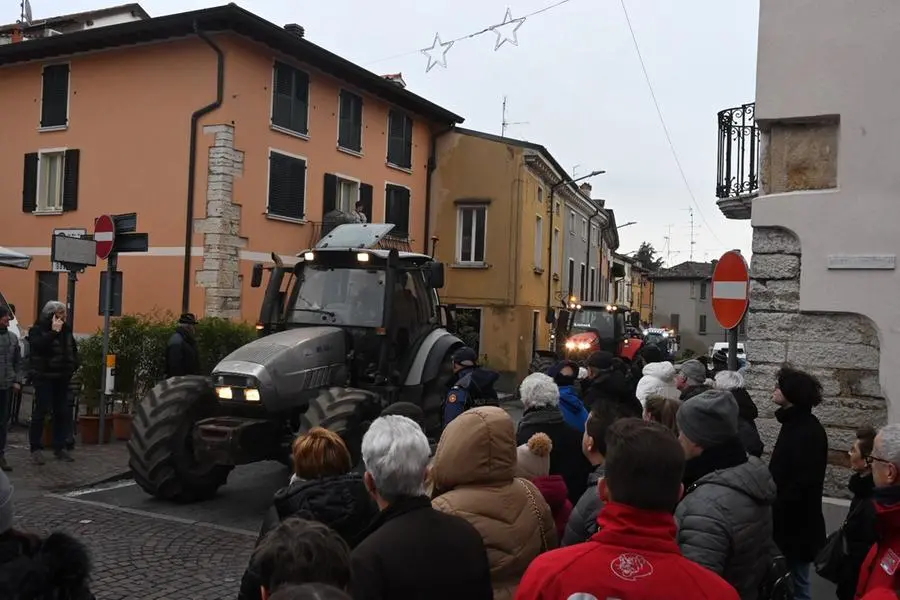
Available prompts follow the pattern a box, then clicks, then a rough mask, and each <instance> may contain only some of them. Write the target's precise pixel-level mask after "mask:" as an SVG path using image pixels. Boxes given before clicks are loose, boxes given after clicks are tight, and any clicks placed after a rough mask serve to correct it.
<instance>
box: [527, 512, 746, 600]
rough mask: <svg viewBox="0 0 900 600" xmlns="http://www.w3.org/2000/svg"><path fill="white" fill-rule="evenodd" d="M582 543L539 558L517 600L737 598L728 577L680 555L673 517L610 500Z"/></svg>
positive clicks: (696, 599) (720, 599)
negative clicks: (593, 528) (585, 540)
mask: <svg viewBox="0 0 900 600" xmlns="http://www.w3.org/2000/svg"><path fill="white" fill-rule="evenodd" d="M597 522H598V523H599V525H600V530H599V531H598V532H597V533H595V534H594V536H593V537H592V538H591V539H590V540H589V541H587V542H585V543H583V544H575V545H574V546H568V547H566V548H560V549H559V550H553V551H551V552H547V553H545V554H542V555H540V556H538V557H537V558H536V559H535V560H534V561H533V562H532V563H531V566H529V567H528V570H527V571H525V576H524V577H523V578H522V582H521V583H520V584H519V590H518V593H516V600H567V599H568V598H575V597H582V596H580V595H579V594H584V597H586V598H589V597H590V596H594V597H596V598H600V599H601V600H602V599H604V598H620V599H622V600H659V599H660V598H666V600H704V599H709V600H738V594H737V592H736V591H735V590H734V588H733V587H731V586H730V585H728V584H727V583H726V582H725V580H724V579H722V578H721V577H719V576H718V575H716V574H715V573H713V572H712V571H709V570H707V569H705V568H703V567H701V566H700V565H698V564H696V563H693V562H691V561H689V560H688V559H686V558H684V557H683V556H682V555H681V551H680V550H679V549H678V544H677V543H676V542H675V520H674V519H673V518H672V515H670V514H666V513H659V512H650V511H645V510H639V509H636V508H632V507H630V506H625V505H624V504H616V503H614V502H610V503H608V504H607V505H606V506H605V507H604V508H603V510H602V511H601V512H600V516H599V517H598V518H597Z"/></svg>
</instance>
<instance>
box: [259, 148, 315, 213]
mask: <svg viewBox="0 0 900 600" xmlns="http://www.w3.org/2000/svg"><path fill="white" fill-rule="evenodd" d="M266 211H267V213H268V214H269V215H271V216H275V217H282V218H286V219H297V220H298V221H299V220H302V219H303V218H304V217H305V216H306V159H304V158H301V157H299V156H290V155H288V154H283V153H281V152H276V151H274V150H270V151H269V198H268V204H267V207H266Z"/></svg>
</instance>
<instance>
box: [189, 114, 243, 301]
mask: <svg viewBox="0 0 900 600" xmlns="http://www.w3.org/2000/svg"><path fill="white" fill-rule="evenodd" d="M203 133H205V134H214V135H215V138H214V141H213V143H212V145H211V146H210V148H209V170H208V175H207V184H206V218H203V219H195V220H194V232H195V233H202V234H203V265H202V266H201V268H200V269H198V270H197V273H196V277H195V282H196V284H197V285H198V286H200V287H203V288H206V303H205V307H204V308H205V315H206V316H208V317H223V318H228V319H240V317H241V274H240V272H241V270H240V267H241V249H242V248H244V247H245V246H246V244H247V239H246V238H243V237H241V236H240V231H241V206H240V205H239V204H236V203H235V201H234V178H235V177H239V176H241V175H242V174H243V171H244V153H243V152H241V151H240V150H235V148H234V127H233V126H231V125H209V126H206V127H204V128H203Z"/></svg>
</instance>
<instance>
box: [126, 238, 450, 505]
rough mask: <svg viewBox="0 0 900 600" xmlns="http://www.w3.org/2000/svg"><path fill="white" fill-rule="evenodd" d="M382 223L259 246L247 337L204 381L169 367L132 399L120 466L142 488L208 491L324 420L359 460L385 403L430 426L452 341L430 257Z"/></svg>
mask: <svg viewBox="0 0 900 600" xmlns="http://www.w3.org/2000/svg"><path fill="white" fill-rule="evenodd" d="M393 227H394V226H393V225H390V224H345V225H340V226H338V227H336V228H335V229H333V230H332V231H331V232H330V233H328V235H326V236H324V237H323V238H322V240H321V241H320V242H319V243H318V244H317V245H316V247H315V248H312V249H309V250H306V251H304V252H301V253H300V254H299V255H298V258H299V260H298V261H297V263H296V264H295V265H293V266H287V265H285V264H283V262H282V261H281V260H280V259H279V258H278V256H277V255H275V254H273V255H272V259H273V263H274V265H273V266H269V267H264V266H263V265H262V264H256V265H254V268H253V276H252V280H251V286H252V287H260V286H261V285H262V280H263V275H264V272H265V271H268V272H269V278H268V284H267V287H266V291H265V296H264V299H263V304H262V308H261V310H260V319H259V322H258V324H257V329H258V330H259V331H260V338H259V339H257V340H255V341H253V342H251V343H249V344H247V345H245V346H243V347H241V348H239V349H237V350H235V351H234V352H232V353H231V354H229V355H228V356H226V357H225V358H224V359H223V360H222V361H221V362H220V363H219V364H218V365H217V366H216V367H215V369H214V370H213V372H212V374H211V376H210V377H201V376H188V377H173V378H171V379H168V380H166V381H163V382H161V383H159V384H158V385H157V386H156V387H155V388H153V390H151V391H150V392H149V393H148V394H147V396H146V397H145V398H144V399H143V400H142V402H141V403H140V404H139V405H138V407H137V414H136V415H135V418H134V422H133V431H132V438H131V440H130V441H129V443H128V451H129V465H130V467H131V470H132V472H133V475H134V479H135V481H136V482H137V483H138V485H140V486H141V488H143V490H144V491H145V492H147V493H148V494H150V495H152V496H155V497H157V498H161V499H165V500H172V501H178V502H192V501H197V500H202V499H205V498H209V497H211V496H212V495H214V494H215V493H216V491H217V490H218V488H219V487H221V486H222V485H223V484H225V482H226V479H227V478H228V474H229V472H230V471H231V470H232V469H233V468H234V467H235V466H236V465H242V464H248V463H253V462H257V461H264V460H278V461H281V462H284V463H285V464H289V462H290V445H291V442H292V441H293V439H294V438H295V437H296V436H297V435H298V434H300V433H303V432H304V431H308V430H309V429H310V428H312V427H317V426H318V427H326V428H328V429H330V430H332V431H335V432H337V433H339V434H340V435H341V436H342V437H343V438H344V440H345V441H346V442H347V445H348V448H349V449H350V452H351V455H352V456H353V458H354V460H358V459H359V458H360V445H361V443H362V436H363V434H364V433H365V431H366V429H367V428H368V425H369V423H371V422H372V420H374V419H375V418H377V417H378V415H379V414H380V413H381V411H382V409H383V408H384V407H385V406H387V405H389V404H392V403H394V402H399V401H407V402H413V403H415V404H417V405H419V406H421V407H422V409H423V410H424V412H425V416H426V423H427V427H428V431H429V433H430V434H437V433H438V432H439V431H440V426H441V403H442V401H443V395H444V391H445V390H444V387H443V386H444V383H445V381H446V380H447V379H448V378H449V376H450V374H451V365H450V356H451V354H452V353H453V351H454V350H456V349H457V348H459V347H460V346H462V345H463V342H462V341H461V340H460V339H459V338H457V337H456V336H454V335H452V334H451V333H449V332H448V330H447V328H446V327H447V325H448V324H449V323H448V321H449V320H450V313H449V311H447V310H446V308H445V307H443V306H441V305H440V302H439V299H438V294H437V290H438V289H440V288H441V287H443V285H444V267H443V264H441V263H439V262H436V261H434V260H433V259H432V258H431V257H430V256H427V255H424V254H418V253H413V252H407V251H400V250H398V249H397V247H396V244H392V243H389V240H391V239H392V238H391V237H390V235H389V234H390V231H391V229H393Z"/></svg>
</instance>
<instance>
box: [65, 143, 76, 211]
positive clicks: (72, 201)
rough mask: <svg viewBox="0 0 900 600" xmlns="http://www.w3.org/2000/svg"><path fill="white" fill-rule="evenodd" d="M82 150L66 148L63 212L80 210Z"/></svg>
mask: <svg viewBox="0 0 900 600" xmlns="http://www.w3.org/2000/svg"><path fill="white" fill-rule="evenodd" d="M80 161H81V150H66V157H65V160H64V161H63V162H64V167H63V169H64V172H63V198H62V208H63V212H67V211H72V210H78V166H79V163H80Z"/></svg>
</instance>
